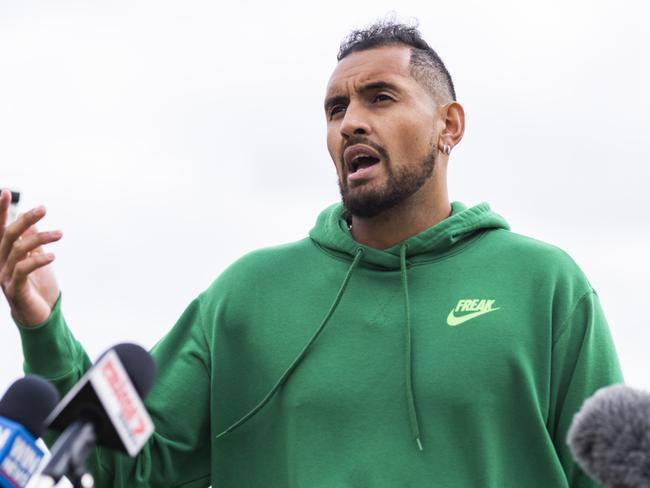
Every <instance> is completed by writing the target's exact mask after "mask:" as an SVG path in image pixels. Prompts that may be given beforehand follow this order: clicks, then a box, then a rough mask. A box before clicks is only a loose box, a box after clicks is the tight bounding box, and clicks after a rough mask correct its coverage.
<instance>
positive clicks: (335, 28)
mask: <svg viewBox="0 0 650 488" xmlns="http://www.w3.org/2000/svg"><path fill="white" fill-rule="evenodd" d="M648 5H650V4H648V2H645V1H642V0H638V1H628V2H624V3H623V2H614V1H597V0H596V1H594V0H591V1H577V0H573V1H569V2H566V1H563V2H559V1H550V2H549V1H545V2H532V1H523V2H522V1H514V0H513V1H505V0H499V1H490V2H482V1H478V0H476V1H470V0H463V1H453V2H445V3H443V2H422V1H404V0H401V1H400V2H399V10H398V12H399V14H401V15H402V16H403V17H406V18H411V17H415V18H417V19H419V21H420V26H421V30H422V32H423V33H424V35H425V38H427V39H428V41H429V42H430V44H431V45H432V46H433V47H434V48H435V49H436V50H437V51H438V52H439V54H440V55H441V57H442V58H443V60H444V61H445V62H446V64H447V66H448V68H449V70H450V72H451V73H452V76H453V77H454V80H455V84H456V88H457V93H458V98H459V100H460V101H461V103H463V105H464V106H465V111H466V114H467V130H466V132H465V137H464V139H463V141H462V143H461V145H460V146H459V147H458V148H456V149H455V150H454V152H453V154H452V158H451V160H450V175H449V178H450V195H451V197H452V199H453V200H460V201H463V202H465V203H466V204H469V205H473V204H476V203H479V202H482V201H487V202H489V203H490V204H491V205H492V207H493V209H494V210H495V211H497V212H498V213H500V214H502V215H503V216H504V217H506V219H507V220H508V221H509V222H510V224H511V227H512V229H513V230H514V231H516V232H519V233H523V234H526V235H530V236H532V237H535V238H538V239H541V240H544V241H547V242H551V243H553V244H555V245H557V246H559V247H561V248H563V249H565V250H566V251H568V252H569V254H571V255H572V256H573V258H574V259H575V260H576V261H577V263H578V264H579V265H580V266H581V267H582V268H583V270H584V271H585V273H586V274H587V276H588V277H589V279H590V281H591V282H592V284H593V286H594V287H595V288H596V290H597V291H598V293H599V295H600V297H601V301H602V303H603V307H604V309H605V312H606V314H607V316H608V319H609V322H610V325H611V329H612V333H613V335H614V339H615V341H616V345H617V348H618V351H619V354H620V358H621V362H622V364H623V367H624V371H625V374H626V377H627V380H628V382H629V383H630V384H632V385H634V386H638V387H642V388H646V389H650V374H649V373H648V371H650V367H649V366H650V359H649V358H648V356H649V355H648V353H647V350H648V347H650V315H649V314H648V312H647V311H648V309H649V308H648V305H647V303H648V302H647V300H646V296H647V293H648V292H650V287H649V286H648V279H647V277H648V275H649V273H650V256H649V253H648V249H650V218H648V216H647V214H646V209H647V208H648V204H649V203H650V195H649V193H650V189H649V187H648V179H649V178H650V170H649V169H648V163H649V162H650V149H648V141H649V140H650V121H649V116H648V114H649V113H650V95H649V93H648V87H649V86H650V62H649V61H648V58H647V53H645V52H644V51H646V50H647V46H648V45H650V34H648V29H647V25H646V21H647V19H648V18H650V7H649V6H648ZM396 9H397V2H388V1H384V0H373V1H372V2H368V1H360V2H349V1H340V0H336V1H334V0H329V1H327V2H318V3H312V2H305V1H302V2H261V1H255V2H254V1H245V0H240V1H239V2H214V1H210V2H209V1H187V0H185V1H183V2H180V1H168V0H163V1H161V0H157V1H155V2H154V1H133V0H129V1H110V2H107V1H99V0H96V1H93V0H78V1H65V0H58V1H56V2H52V1H49V0H48V1H34V0H23V1H10V0H0V73H1V75H0V186H7V185H8V186H11V187H12V188H15V189H18V190H20V191H21V192H22V193H23V196H24V199H23V202H22V209H23V210H25V209H28V208H30V207H31V206H33V205H36V204H41V203H43V204H45V205H46V206H47V208H48V210H49V215H48V217H47V219H46V224H45V227H46V228H60V229H62V230H63V232H64V238H63V239H62V241H61V242H60V243H58V244H56V245H54V246H51V248H50V250H51V251H53V252H55V254H56V255H57V260H56V262H55V266H56V271H57V275H58V278H59V282H60V284H61V287H62V289H63V296H64V311H65V314H66V317H67V320H68V323H69V324H70V326H71V327H72V329H73V330H74V333H75V334H76V335H77V337H78V338H79V339H80V340H81V341H82V343H83V344H84V345H85V346H86V348H87V350H88V351H89V354H90V356H91V357H92V358H95V357H96V356H97V355H98V354H99V353H101V352H102V351H103V350H105V349H106V348H107V347H109V346H110V345H112V344H114V343H116V342H123V341H133V342H139V343H141V344H143V345H145V346H147V347H150V346H152V345H153V344H154V343H155V342H156V341H157V340H158V339H159V338H160V337H161V336H162V335H163V334H164V333H165V331H166V330H167V329H168V328H169V327H170V326H171V325H172V324H173V322H174V321H175V320H176V318H177V317H178V316H179V315H180V313H181V312H182V310H183V309H184V307H185V306H186V305H187V303H188V302H189V301H190V300H191V299H192V298H193V297H194V296H195V295H196V294H197V293H199V292H200V291H201V290H203V289H204V288H205V287H207V286H208V285H209V284H210V282H211V281H212V280H213V279H214V278H215V277H216V276H217V275H218V274H219V273H220V272H221V271H222V270H223V269H224V268H225V267H226V266H227V265H228V264H229V263H230V262H232V261H233V260H234V259H236V258H237V257H239V256H241V255H242V254H243V253H245V252H247V251H250V250H252V249H255V248H258V247H262V246H269V245H274V244H278V243H282V242H287V241H292V240H296V239H300V238H302V237H304V236H305V235H306V234H307V232H308V230H309V229H310V228H311V227H312V225H313V223H314V221H315V218H316V215H317V214H318V212H319V211H320V210H321V209H322V208H323V207H325V206H326V205H328V204H330V203H332V202H334V201H336V200H337V199H338V190H337V186H336V178H335V173H334V169H333V166H332V163H331V161H330V159H329V156H328V154H327V151H326V147H325V137H324V136H325V118H324V115H323V111H322V98H323V94H324V89H325V85H326V82H327V79H328V77H329V75H330V73H331V71H332V69H333V68H334V66H335V63H336V60H335V56H336V52H337V50H338V43H339V41H340V40H341V38H342V37H343V36H344V35H345V34H346V33H347V32H348V31H349V30H350V29H351V28H354V27H359V26H363V25H366V24H368V23H369V22H371V21H372V20H374V19H376V18H378V17H381V16H383V15H385V14H386V13H388V12H391V11H395V10H396ZM20 374H21V353H20V342H19V338H18V334H17V332H16V331H15V328H14V326H13V324H12V322H11V320H10V317H9V313H8V309H7V306H6V304H5V303H4V302H1V303H0V392H2V391H4V390H5V389H6V387H7V386H8V385H9V383H10V382H11V381H12V380H14V379H15V378H17V377H18V376H19V375H20Z"/></svg>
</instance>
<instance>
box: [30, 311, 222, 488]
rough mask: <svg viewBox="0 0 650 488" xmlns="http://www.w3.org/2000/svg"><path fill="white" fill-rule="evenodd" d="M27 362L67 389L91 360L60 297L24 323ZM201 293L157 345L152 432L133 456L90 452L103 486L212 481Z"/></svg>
mask: <svg viewBox="0 0 650 488" xmlns="http://www.w3.org/2000/svg"><path fill="white" fill-rule="evenodd" d="M19 328H20V334H21V338H22V343H23V351H24V354H25V363H24V369H25V371H26V372H30V373H34V374H38V375H41V376H43V377H45V378H46V379H48V380H50V381H52V382H53V383H54V384H55V385H56V386H57V388H59V390H60V392H61V393H62V394H64V393H65V392H67V391H68V390H69V389H70V388H71V387H72V386H73V385H74V384H75V383H76V382H77V381H78V380H79V379H80V378H81V376H82V375H83V373H84V372H85V371H86V370H87V369H88V368H89V367H90V365H91V363H90V360H89V359H88V356H87V355H86V353H85V351H84V349H83V348H82V346H81V345H80V344H79V342H78V341H77V340H76V339H75V338H74V337H73V335H72V333H71V332H70V330H69V329H68V327H67V326H66V323H65V320H64V318H63V315H62V314H61V305H60V299H59V302H57V305H56V306H55V308H54V310H53V312H52V314H51V315H50V317H49V318H48V320H47V321H46V322H45V323H43V324H41V325H39V326H37V327H35V328H26V327H19ZM205 337H206V336H205V331H204V323H203V315H202V311H201V303H200V299H198V298H197V299H196V300H194V301H193V302H192V303H191V304H190V305H189V306H188V307H187V309H186V310H185V312H184V313H183V314H182V316H181V317H180V319H179V320H178V322H177V323H176V325H175V326H174V327H173V328H172V330H171V331H170V332H169V333H168V334H167V335H166V336H165V337H164V338H163V339H162V340H161V341H160V342H159V343H158V344H157V345H156V346H155V347H154V348H153V350H152V351H151V354H152V356H153V358H154V360H155V362H156V365H157V367H158V377H157V379H156V383H155V384H154V387H153V388H152V390H151V392H150V393H149V395H148V396H147V398H146V400H145V405H146V407H147V410H148V412H149V414H150V415H151V418H152V420H153V422H154V424H155V432H154V434H153V436H152V437H151V438H150V439H149V441H148V442H147V444H146V445H145V446H144V448H143V449H142V450H141V451H140V453H139V454H138V455H137V456H136V457H135V458H130V457H128V456H127V455H126V454H120V453H116V452H115V451H111V450H109V449H103V448H97V449H95V450H94V452H93V453H92V455H91V458H90V459H89V468H90V471H91V472H92V473H93V475H94V476H95V480H96V484H97V486H98V487H104V486H114V487H136V486H137V487H149V486H165V487H167V486H183V487H203V486H209V485H210V386H209V385H210V379H209V376H210V375H209V371H210V354H209V350H208V345H207V341H206V339H205Z"/></svg>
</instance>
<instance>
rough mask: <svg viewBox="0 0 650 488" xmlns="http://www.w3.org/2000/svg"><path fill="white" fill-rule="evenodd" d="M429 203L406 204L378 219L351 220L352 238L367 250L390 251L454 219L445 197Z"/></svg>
mask: <svg viewBox="0 0 650 488" xmlns="http://www.w3.org/2000/svg"><path fill="white" fill-rule="evenodd" d="M427 203H428V204H420V205H418V204H417V203H415V202H404V203H403V204H401V205H397V206H395V207H393V208H391V209H389V210H386V211H384V212H382V213H381V214H379V215H376V216H375V217H369V218H363V217H355V216H352V223H351V227H350V232H351V233H352V237H354V240H356V241H357V242H359V243H361V244H364V245H366V246H369V247H374V248H376V249H388V248H389V247H393V246H394V245H395V244H398V243H400V242H402V241H405V240H406V239H408V238H409V237H413V236H414V235H417V234H419V233H421V232H424V231H425V230H427V229H428V228H429V227H432V226H434V225H436V224H437V223H438V222H441V221H443V220H444V219H446V218H447V217H449V215H451V205H450V204H449V199H448V198H446V196H445V198H444V199H442V201H440V202H427ZM432 203H433V204H432Z"/></svg>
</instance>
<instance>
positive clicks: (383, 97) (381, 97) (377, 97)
mask: <svg viewBox="0 0 650 488" xmlns="http://www.w3.org/2000/svg"><path fill="white" fill-rule="evenodd" d="M386 100H392V98H391V97H389V96H388V95H384V94H382V93H380V94H379V95H375V98H373V100H372V103H376V102H384V101H386Z"/></svg>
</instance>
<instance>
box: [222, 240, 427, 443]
mask: <svg viewBox="0 0 650 488" xmlns="http://www.w3.org/2000/svg"><path fill="white" fill-rule="evenodd" d="M361 256H363V248H358V249H357V252H356V254H355V256H354V260H353V261H352V264H351V265H350V267H349V268H348V272H347V274H346V275H345V278H343V283H341V287H340V288H339V291H338V293H337V294H336V298H334V302H333V303H332V305H331V306H330V309H329V311H328V312H327V314H326V315H325V318H324V319H323V321H322V322H321V324H320V326H319V327H318V329H316V332H314V335H312V336H311V339H309V342H307V345H306V346H305V347H303V348H302V351H300V354H298V356H296V358H295V359H294V360H293V361H292V362H291V364H290V365H289V367H288V368H287V369H286V371H285V372H284V373H282V376H280V379H279V380H278V381H277V382H276V383H275V385H273V388H271V391H269V392H268V393H267V394H266V396H265V397H264V398H262V400H261V401H260V402H259V403H258V404H257V405H255V406H254V407H253V409H252V410H251V411H249V412H248V413H247V414H246V415H244V416H243V417H242V418H240V419H239V420H238V421H237V422H235V423H234V424H232V425H231V426H230V427H228V428H227V429H226V430H224V431H223V432H221V433H220V434H218V435H217V439H218V438H220V437H223V436H224V435H226V434H229V433H230V432H232V431H233V430H235V429H237V428H238V427H240V426H242V425H243V424H245V423H246V422H248V421H249V420H250V419H251V418H252V417H254V416H255V415H256V414H257V413H258V412H259V411H260V410H262V409H263V408H264V406H265V405H266V404H267V403H268V402H269V400H270V399H271V398H272V397H273V395H274V394H275V392H277V391H278V390H279V389H280V387H281V386H282V385H283V384H284V383H285V382H286V381H287V379H288V378H289V376H291V373H293V370H294V369H296V367H297V366H298V364H300V361H302V360H303V359H304V357H305V356H306V355H307V351H308V349H309V348H310V347H311V345H312V344H313V343H314V342H315V341H316V339H318V336H319V335H320V334H321V332H323V329H325V326H326V325H327V323H328V322H329V320H330V318H331V317H332V315H334V312H335V311H336V307H338V305H339V302H340V301H341V298H342V297H343V293H344V292H345V289H346V288H347V286H348V282H349V281H350V277H351V276H352V272H353V271H354V269H355V268H356V267H357V265H358V264H359V261H361ZM418 442H419V441H418Z"/></svg>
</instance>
